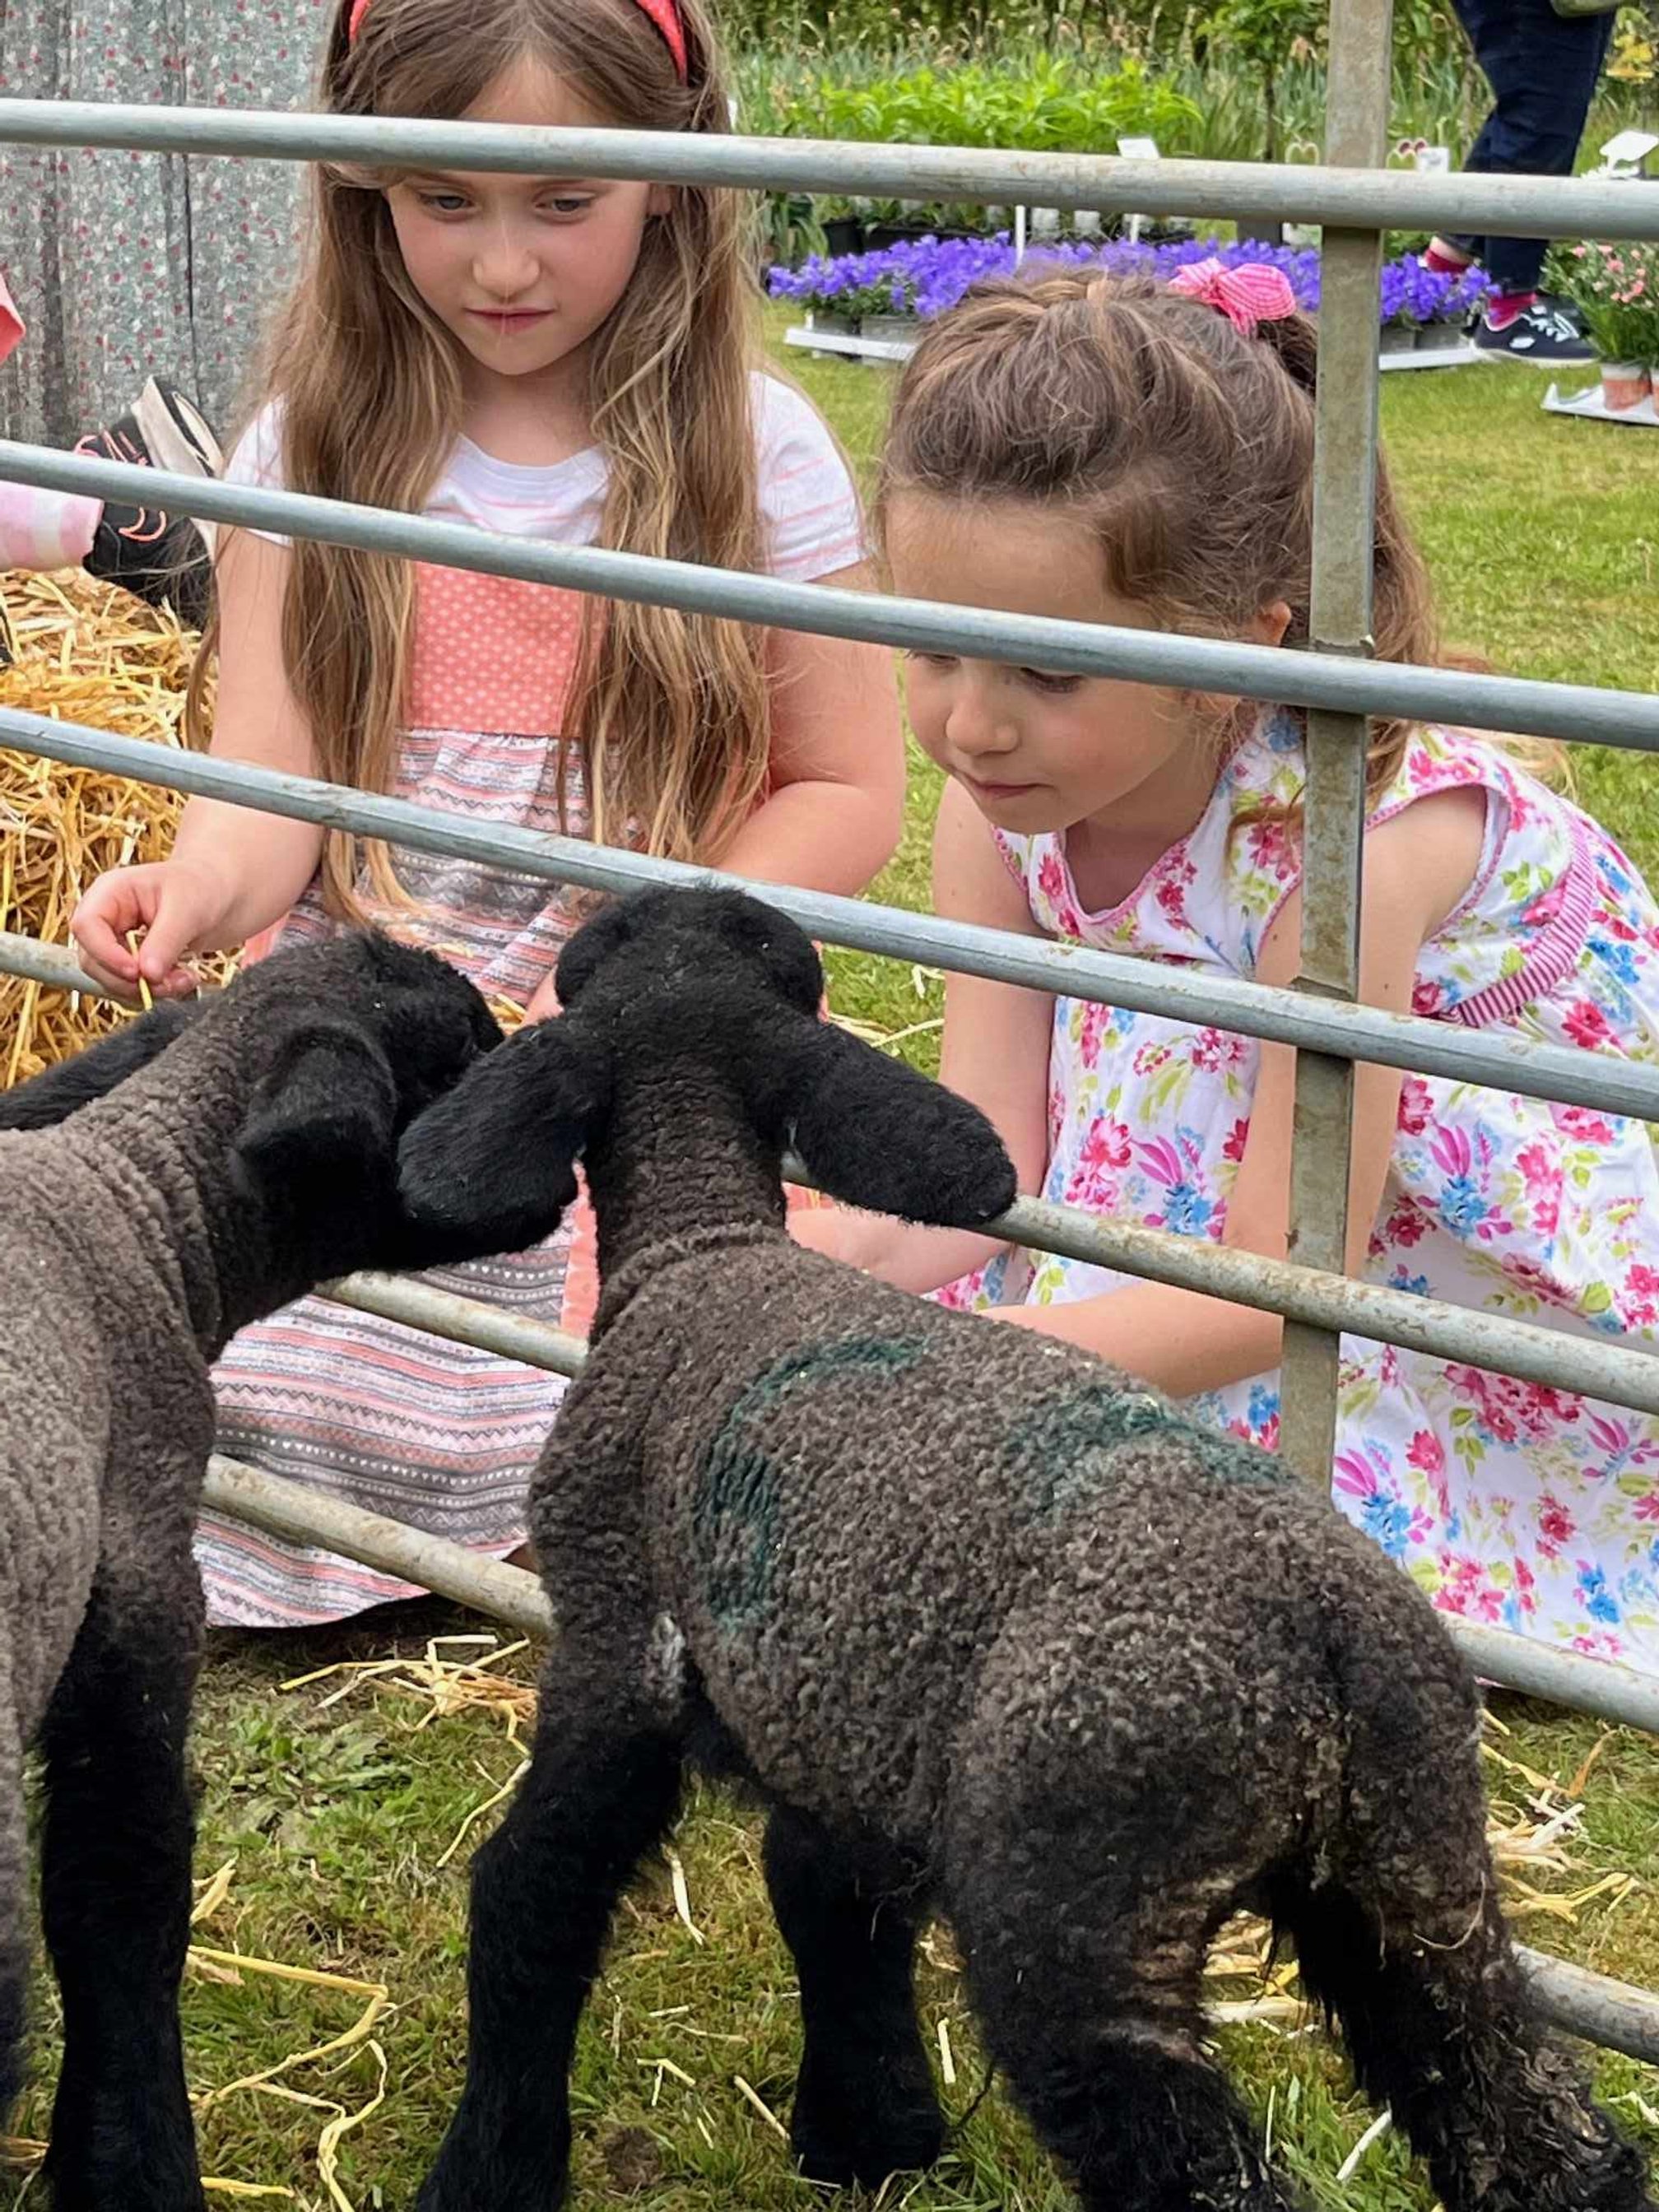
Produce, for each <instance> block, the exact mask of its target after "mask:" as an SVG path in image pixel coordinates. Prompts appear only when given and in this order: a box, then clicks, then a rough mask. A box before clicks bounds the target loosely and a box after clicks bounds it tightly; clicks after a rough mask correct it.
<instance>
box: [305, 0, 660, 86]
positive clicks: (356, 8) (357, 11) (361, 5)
mask: <svg viewBox="0 0 1659 2212" xmlns="http://www.w3.org/2000/svg"><path fill="white" fill-rule="evenodd" d="M635 6H636V7H638V8H640V9H642V10H643V12H644V13H645V14H646V15H648V16H649V17H650V18H651V21H653V23H654V24H655V25H656V27H657V28H658V30H659V32H660V33H662V39H663V43H664V45H665V46H666V47H667V48H668V51H669V52H670V53H671V54H672V56H673V57H674V69H675V72H676V74H677V75H678V77H679V81H680V82H681V83H682V84H684V83H685V82H686V81H687V78H688V77H689V76H690V58H689V57H688V55H687V52H686V46H685V25H684V23H683V22H682V21H680V11H679V9H678V6H677V5H676V0H635ZM368 7H369V0H351V13H350V15H348V16H347V18H346V43H347V45H348V46H355V45H356V42H357V33H358V32H359V31H361V30H362V27H363V18H364V16H365V15H368Z"/></svg>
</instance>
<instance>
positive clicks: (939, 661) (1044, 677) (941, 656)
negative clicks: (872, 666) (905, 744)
mask: <svg viewBox="0 0 1659 2212" xmlns="http://www.w3.org/2000/svg"><path fill="white" fill-rule="evenodd" d="M904 657H905V659H907V660H910V661H919V662H920V663H921V665H922V666H923V667H924V668H934V669H939V670H940V671H943V670H945V669H947V668H954V667H955V666H956V665H957V656H956V654H955V653H923V652H921V650H920V649H919V648H915V647H913V648H911V649H910V650H908V651H907V652H906V653H905V656H904ZM999 672H1000V674H1003V675H1006V676H1012V677H1013V678H1016V679H1017V681H1018V682H1019V683H1021V684H1030V687H1031V689H1032V690H1034V691H1046V692H1048V693H1049V694H1051V695H1058V696H1064V695H1065V694H1066V692H1068V691H1075V690H1078V689H1079V686H1080V685H1081V684H1082V683H1083V681H1084V679H1083V678H1082V677H1080V676H1064V675H1060V674H1056V673H1055V672H1054V671H1052V670H1049V669H1044V668H1003V669H1000V671H999Z"/></svg>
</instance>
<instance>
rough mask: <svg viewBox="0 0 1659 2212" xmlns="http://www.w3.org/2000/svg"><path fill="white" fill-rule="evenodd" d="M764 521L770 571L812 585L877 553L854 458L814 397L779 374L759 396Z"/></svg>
mask: <svg viewBox="0 0 1659 2212" xmlns="http://www.w3.org/2000/svg"><path fill="white" fill-rule="evenodd" d="M756 414H757V424H756V435H757V445H758V448H759V454H758V458H759V463H760V509H761V522H762V526H763V530H764V532H765V544H766V556H765V557H766V567H767V570H768V573H769V574H771V575H774V576H780V577H781V578H783V579H784V580H785V581H786V582H788V583H793V584H810V583H811V582H812V581H814V580H815V579H817V577H819V576H830V575H833V574H835V573H836V570H837V569H838V568H852V567H853V566H854V563H855V562H860V561H862V560H864V559H865V558H866V555H867V554H868V551H869V545H868V541H867V540H866V536H865V529H864V516H863V513H862V510H861V508H860V505H859V495H858V492H857V490H856V489H855V488H854V483H853V479H852V477H851V475H850V473H849V472H848V466H847V464H846V462H845V461H844V460H843V459H842V457H841V453H840V449H839V448H838V447H837V446H836V441H835V440H834V439H833V438H832V437H831V436H830V435H829V431H828V429H827V428H825V427H824V423H823V418H822V417H821V416H819V414H818V412H817V409H816V408H815V407H814V406H813V405H812V404H811V401H810V400H809V399H807V398H805V397H804V396H803V395H802V394H801V393H800V392H797V391H795V390H794V389H793V387H792V386H789V385H787V384H784V383H781V382H780V381H779V380H778V379H777V378H775V377H771V376H767V377H763V378H762V379H761V380H760V381H759V389H758V391H757V394H756Z"/></svg>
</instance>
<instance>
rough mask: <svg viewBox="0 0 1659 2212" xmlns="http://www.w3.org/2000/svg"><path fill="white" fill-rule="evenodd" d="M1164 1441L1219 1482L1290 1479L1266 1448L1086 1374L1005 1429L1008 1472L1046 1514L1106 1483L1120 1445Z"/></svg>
mask: <svg viewBox="0 0 1659 2212" xmlns="http://www.w3.org/2000/svg"><path fill="white" fill-rule="evenodd" d="M1137 1437H1141V1438H1145V1439H1146V1440H1147V1441H1158V1440H1162V1441H1167V1442H1168V1443H1171V1444H1174V1445H1175V1446H1176V1448H1177V1449H1180V1450H1181V1451H1182V1452H1183V1453H1185V1454H1186V1455H1188V1457H1189V1458H1191V1459H1194V1460H1195V1461H1196V1462H1198V1464H1199V1466H1200V1467H1201V1468H1203V1470H1204V1472H1205V1474H1208V1475H1211V1476H1213V1477H1214V1479H1215V1480H1217V1481H1218V1482H1243V1483H1252V1484H1257V1485H1260V1484H1275V1483H1280V1482H1286V1481H1290V1480H1293V1478H1292V1477H1291V1474H1290V1470H1289V1469H1288V1468H1285V1465H1284V1464H1283V1462H1280V1461H1279V1460H1278V1459H1276V1458H1275V1457H1274V1456H1273V1454H1272V1453H1271V1452H1265V1451H1262V1450H1261V1449H1259V1448H1258V1447H1256V1446H1255V1445H1254V1444H1247V1443H1244V1442H1243V1439H1242V1438H1241V1437H1230V1436H1227V1435H1225V1434H1224V1433H1223V1432H1222V1431H1220V1430H1218V1429H1212V1428H1208V1427H1206V1425H1204V1424H1203V1423H1202V1422H1201V1421H1196V1420H1194V1419H1193V1418H1192V1416H1191V1415H1190V1414H1188V1413H1182V1412H1181V1411H1180V1410H1179V1408H1178V1407H1174V1406H1171V1405H1170V1404H1169V1403H1168V1402H1167V1401H1165V1400H1164V1399H1162V1398H1155V1397H1153V1396H1152V1394H1151V1393H1150V1392H1148V1391H1140V1390H1133V1389H1130V1390H1126V1389H1122V1388H1121V1386H1117V1385H1114V1384H1112V1383H1089V1384H1088V1385H1087V1386H1086V1387H1085V1389H1081V1390H1074V1391H1073V1393H1072V1394H1071V1395H1070V1396H1069V1397H1066V1398H1057V1399H1053V1400H1051V1401H1049V1402H1048V1404H1047V1405H1046V1406H1040V1407H1037V1408H1036V1411H1035V1412H1034V1413H1031V1414H1030V1416H1029V1417H1028V1418H1027V1419H1024V1420H1023V1421H1021V1422H1020V1423H1019V1425H1018V1426H1017V1427H1016V1428H1013V1429H1012V1430H1011V1431H1009V1433H1008V1438H1007V1453H1008V1456H1009V1459H1010V1461H1011V1462H1012V1465H1011V1468H1010V1474H1011V1476H1012V1480H1013V1483H1014V1486H1015V1487H1016V1489H1017V1492H1018V1496H1019V1498H1020V1499H1021V1501H1022V1503H1023V1504H1024V1507H1025V1510H1026V1511H1027V1513H1028V1514H1029V1515H1030V1517H1031V1518H1032V1519H1033V1520H1051V1519H1053V1518H1054V1517H1055V1516H1058V1515H1060V1514H1061V1513H1066V1512H1069V1511H1070V1510H1071V1509H1072V1508H1073V1506H1075V1505H1079V1504H1086V1503H1089V1502H1091V1500H1094V1499H1096V1498H1100V1497H1102V1496H1103V1495H1104V1494H1105V1493H1106V1492H1107V1491H1108V1490H1109V1488H1110V1486H1111V1481H1112V1477H1113V1472H1114V1462H1113V1459H1112V1456H1111V1455H1112V1454H1113V1453H1115V1450H1116V1449H1117V1448H1118V1447H1119V1446H1120V1445H1122V1444H1127V1443H1132V1442H1133V1440H1134V1439H1135V1438H1137Z"/></svg>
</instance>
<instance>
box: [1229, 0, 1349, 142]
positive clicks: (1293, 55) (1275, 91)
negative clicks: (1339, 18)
mask: <svg viewBox="0 0 1659 2212" xmlns="http://www.w3.org/2000/svg"><path fill="white" fill-rule="evenodd" d="M1324 15H1325V11H1324V9H1322V8H1320V7H1317V6H1316V5H1315V4H1314V0H1223V4H1222V5H1221V6H1220V7H1219V8H1218V9H1216V11H1215V13H1214V14H1213V15H1211V16H1210V17H1209V18H1208V20H1207V21H1206V23H1205V25H1204V31H1205V34H1206V38H1208V39H1210V40H1216V41H1218V42H1219V43H1221V44H1222V45H1224V46H1226V47H1227V49H1228V50H1229V51H1230V52H1232V53H1236V54H1237V56H1238V58H1240V60H1241V61H1243V63H1244V64H1245V65H1246V67H1247V68H1249V69H1251V70H1255V74H1256V76H1257V79H1258V81H1259V82H1260V84H1261V109H1262V131H1263V138H1264V143H1263V146H1262V149H1261V158H1262V159H1263V160H1264V161H1277V160H1278V158H1279V112H1278V107H1279V76H1280V74H1281V73H1282V72H1283V71H1284V70H1285V69H1287V68H1288V67H1289V66H1290V65H1291V63H1293V62H1297V61H1304V60H1306V59H1308V58H1310V56H1312V55H1313V54H1314V53H1316V52H1317V50H1318V45H1319V39H1320V34H1321V32H1322V28H1323V23H1324Z"/></svg>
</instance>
